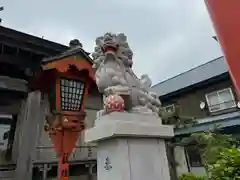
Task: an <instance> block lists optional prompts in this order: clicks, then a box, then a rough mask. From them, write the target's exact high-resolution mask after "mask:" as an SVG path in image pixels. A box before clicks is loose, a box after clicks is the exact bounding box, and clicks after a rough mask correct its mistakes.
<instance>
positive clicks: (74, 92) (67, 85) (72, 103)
mask: <svg viewBox="0 0 240 180" xmlns="http://www.w3.org/2000/svg"><path fill="white" fill-rule="evenodd" d="M60 92H61V110H63V111H80V110H81V105H82V99H83V94H84V83H83V82H81V81H77V80H70V79H61V80H60Z"/></svg>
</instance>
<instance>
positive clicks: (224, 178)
mask: <svg viewBox="0 0 240 180" xmlns="http://www.w3.org/2000/svg"><path fill="white" fill-rule="evenodd" d="M208 171H209V174H210V178H209V179H210V180H240V150H239V149H238V148H237V147H236V146H232V147H231V148H224V149H222V150H221V152H220V153H218V159H217V161H216V162H215V163H213V164H211V165H208Z"/></svg>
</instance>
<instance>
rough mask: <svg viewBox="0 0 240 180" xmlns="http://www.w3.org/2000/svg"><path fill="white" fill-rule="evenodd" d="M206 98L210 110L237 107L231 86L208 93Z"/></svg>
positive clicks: (215, 110)
mask: <svg viewBox="0 0 240 180" xmlns="http://www.w3.org/2000/svg"><path fill="white" fill-rule="evenodd" d="M206 100H207V103H208V108H209V111H210V112H217V111H221V110H224V109H229V108H233V107H236V102H235V98H234V96H233V93H232V89H231V88H227V89H223V90H219V91H215V92H212V93H209V94H206Z"/></svg>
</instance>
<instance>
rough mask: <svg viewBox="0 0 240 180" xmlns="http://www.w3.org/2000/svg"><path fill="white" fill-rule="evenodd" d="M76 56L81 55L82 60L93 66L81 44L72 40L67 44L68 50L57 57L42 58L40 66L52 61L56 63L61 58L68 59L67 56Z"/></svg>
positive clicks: (76, 40)
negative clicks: (84, 59)
mask: <svg viewBox="0 0 240 180" xmlns="http://www.w3.org/2000/svg"><path fill="white" fill-rule="evenodd" d="M77 54H81V55H82V56H83V57H84V58H86V59H87V60H88V61H89V62H90V63H91V64H93V60H92V59H91V58H90V56H89V55H90V53H89V52H86V51H85V50H84V49H83V46H82V44H81V43H80V41H79V40H78V39H73V40H71V41H70V42H69V49H68V50H66V51H64V52H62V53H60V54H59V55H56V56H52V57H47V58H44V59H43V60H42V64H46V63H49V62H52V61H58V60H61V59H63V58H66V57H69V56H73V55H77Z"/></svg>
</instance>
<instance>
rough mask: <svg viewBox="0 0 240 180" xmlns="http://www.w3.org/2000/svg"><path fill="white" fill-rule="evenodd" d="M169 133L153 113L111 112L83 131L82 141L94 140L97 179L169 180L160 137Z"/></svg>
mask: <svg viewBox="0 0 240 180" xmlns="http://www.w3.org/2000/svg"><path fill="white" fill-rule="evenodd" d="M173 135H174V134H173V127H171V126H165V125H162V124H161V119H160V118H158V117H156V116H152V115H151V116H150V115H142V114H134V113H116V112H115V113H111V114H109V115H105V116H102V117H100V118H99V120H98V121H96V125H95V127H93V128H91V129H89V130H86V133H85V141H86V142H97V143H98V159H97V163H98V165H97V166H98V167H97V169H98V180H112V179H117V180H146V179H151V180H159V179H162V180H170V175H169V166H168V160H167V156H166V148H165V140H164V139H167V138H171V137H173Z"/></svg>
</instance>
